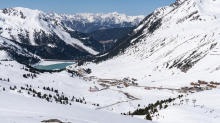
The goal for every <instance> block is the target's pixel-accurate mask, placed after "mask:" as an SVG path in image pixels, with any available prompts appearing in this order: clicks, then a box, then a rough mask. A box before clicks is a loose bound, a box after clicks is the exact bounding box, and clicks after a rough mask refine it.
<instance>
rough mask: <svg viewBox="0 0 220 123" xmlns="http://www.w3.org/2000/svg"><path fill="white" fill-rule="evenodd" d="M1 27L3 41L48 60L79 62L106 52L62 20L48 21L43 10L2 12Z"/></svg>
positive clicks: (0, 14) (95, 42) (16, 9)
mask: <svg viewBox="0 0 220 123" xmlns="http://www.w3.org/2000/svg"><path fill="white" fill-rule="evenodd" d="M0 27H1V28H0V36H1V38H2V39H4V40H8V41H9V40H10V41H11V42H14V43H16V45H19V46H20V47H22V48H25V49H27V51H28V52H30V53H32V54H35V55H37V56H40V57H41V58H44V59H79V58H81V57H85V56H88V55H96V54H98V53H99V52H102V51H103V50H104V47H103V45H102V44H101V43H99V42H97V41H96V40H95V39H93V38H91V37H88V36H86V35H84V34H82V33H80V32H77V31H75V30H72V29H70V28H68V27H66V26H65V25H64V24H63V23H62V22H60V21H59V20H56V19H54V20H47V19H46V17H45V16H44V13H43V12H41V11H39V10H31V9H27V8H20V7H17V8H6V9H3V10H0ZM4 40H3V42H4ZM14 52H15V51H14Z"/></svg>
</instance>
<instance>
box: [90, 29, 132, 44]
mask: <svg viewBox="0 0 220 123" xmlns="http://www.w3.org/2000/svg"><path fill="white" fill-rule="evenodd" d="M134 28H135V27H124V28H113V29H103V30H96V31H93V32H90V33H86V35H87V36H89V37H93V38H94V39H96V40H97V41H108V40H116V39H119V38H122V37H124V36H125V35H126V34H128V33H130V32H131V31H132V30H133V29H134Z"/></svg>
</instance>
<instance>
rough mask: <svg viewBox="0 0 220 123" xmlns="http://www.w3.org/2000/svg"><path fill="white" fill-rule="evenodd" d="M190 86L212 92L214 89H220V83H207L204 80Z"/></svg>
mask: <svg viewBox="0 0 220 123" xmlns="http://www.w3.org/2000/svg"><path fill="white" fill-rule="evenodd" d="M190 85H191V86H193V87H200V88H202V89H203V90H210V89H212V88H219V89H220V87H218V86H219V85H220V83H218V82H205V81H202V80H198V82H197V83H194V82H192V83H190Z"/></svg>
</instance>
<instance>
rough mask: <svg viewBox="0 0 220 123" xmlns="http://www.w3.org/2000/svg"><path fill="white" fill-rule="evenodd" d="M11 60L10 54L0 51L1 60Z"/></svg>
mask: <svg viewBox="0 0 220 123" xmlns="http://www.w3.org/2000/svg"><path fill="white" fill-rule="evenodd" d="M9 58H10V57H9V56H8V54H7V53H6V52H5V51H3V50H1V51H0V60H4V59H9Z"/></svg>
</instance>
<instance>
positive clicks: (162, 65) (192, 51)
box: [88, 0, 220, 86]
mask: <svg viewBox="0 0 220 123" xmlns="http://www.w3.org/2000/svg"><path fill="white" fill-rule="evenodd" d="M218 3H219V2H218V1H210V0H203V1H197V0H192V1H187V0H177V1H176V2H175V3H174V4H172V5H170V6H167V7H163V8H159V9H157V10H155V11H154V12H153V13H152V14H150V15H148V16H147V17H146V18H145V19H144V20H143V21H142V22H141V23H140V24H139V26H138V27H137V28H136V29H134V30H133V31H132V32H131V33H130V34H127V35H126V36H125V37H123V38H121V39H120V40H118V41H117V42H116V44H115V45H114V47H112V48H111V49H110V51H109V52H107V53H103V54H101V55H99V56H97V57H96V58H95V63H100V64H98V65H95V64H94V65H93V64H91V65H89V66H88V67H90V68H93V69H94V71H96V69H97V68H99V67H101V68H103V69H102V71H103V73H105V75H106V76H109V75H111V76H112V77H123V76H133V77H135V78H138V79H139V80H141V81H140V82H141V83H143V84H148V85H150V84H153V85H158V84H159V85H167V84H166V83H165V82H164V81H167V79H171V80H172V81H177V80H176V79H174V78H173V77H175V78H176V77H177V78H178V79H180V80H179V81H183V83H182V84H183V85H187V83H190V82H191V81H193V80H198V79H208V80H211V78H212V80H216V81H217V80H218V78H215V77H214V78H213V77H211V76H215V74H217V73H218V67H219V64H218V57H219V45H218V41H219V38H218V37H219V33H218V32H219V26H220V25H219V23H218V21H219V19H220V18H219V17H220V16H219V15H220V14H219V13H218V11H217V10H218V5H219V4H218ZM207 6H209V8H210V7H211V8H213V9H211V10H209V9H207ZM210 59H212V61H210ZM115 69H117V71H115ZM107 71H108V72H107ZM134 72H135V74H134ZM101 73H102V72H101V71H97V73H96V72H94V74H97V75H99V74H100V75H102V76H104V75H103V74H101ZM119 73H120V74H119ZM199 73H201V74H199ZM194 74H195V75H194ZM203 74H207V75H206V76H203ZM184 76H189V77H187V78H189V80H182V78H184ZM208 76H210V78H209V77H208ZM142 79H143V80H142ZM151 81H155V83H149V82H151ZM157 82H159V83H157ZM170 82H171V81H170ZM184 83H185V84H184ZM182 84H181V82H179V83H175V84H174V83H172V84H169V86H170V85H172V86H181V85H182Z"/></svg>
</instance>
